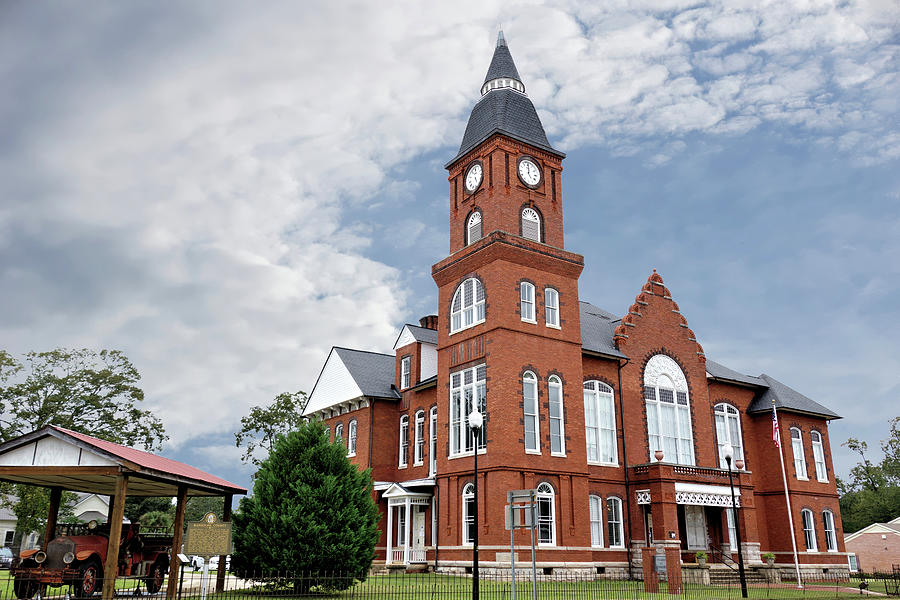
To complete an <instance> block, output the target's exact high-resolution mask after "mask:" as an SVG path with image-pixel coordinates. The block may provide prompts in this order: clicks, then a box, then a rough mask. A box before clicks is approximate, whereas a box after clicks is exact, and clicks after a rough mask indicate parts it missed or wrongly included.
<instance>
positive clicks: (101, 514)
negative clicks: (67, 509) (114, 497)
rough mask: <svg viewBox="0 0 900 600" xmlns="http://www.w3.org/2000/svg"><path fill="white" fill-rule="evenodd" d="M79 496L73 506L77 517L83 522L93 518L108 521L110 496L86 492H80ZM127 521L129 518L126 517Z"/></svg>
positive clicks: (103, 521)
mask: <svg viewBox="0 0 900 600" xmlns="http://www.w3.org/2000/svg"><path fill="white" fill-rule="evenodd" d="M78 496H79V499H78V502H76V503H75V506H73V507H72V512H73V513H75V518H76V519H78V520H79V521H81V522H82V523H88V522H90V521H93V520H96V521H98V522H100V523H106V515H108V514H109V496H100V495H98V494H85V493H80V494H78ZM127 521H128V519H125V522H127Z"/></svg>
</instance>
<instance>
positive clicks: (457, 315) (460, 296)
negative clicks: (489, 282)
mask: <svg viewBox="0 0 900 600" xmlns="http://www.w3.org/2000/svg"><path fill="white" fill-rule="evenodd" d="M467 289H470V290H471V300H472V301H471V303H469V304H467V303H466V290H467ZM484 317H485V306H484V286H483V285H482V283H481V281H479V279H478V278H477V277H470V278H468V279H466V280H465V281H463V282H462V283H460V284H459V286H458V287H457V288H456V293H454V294H453V300H452V301H451V302H450V335H453V334H454V333H457V332H458V331H463V330H465V329H469V328H470V327H475V326H476V325H478V324H479V323H484Z"/></svg>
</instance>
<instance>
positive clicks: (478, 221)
mask: <svg viewBox="0 0 900 600" xmlns="http://www.w3.org/2000/svg"><path fill="white" fill-rule="evenodd" d="M475 225H478V237H477V238H474V239H473V238H472V227H473V226H475ZM483 237H484V223H483V221H482V216H481V211H480V210H476V211H474V212H473V213H472V214H471V215H469V219H468V221H466V245H467V246H468V245H469V244H473V243H475V242H477V241H478V240H480V239H481V238H483Z"/></svg>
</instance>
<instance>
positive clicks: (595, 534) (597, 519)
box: [588, 494, 603, 548]
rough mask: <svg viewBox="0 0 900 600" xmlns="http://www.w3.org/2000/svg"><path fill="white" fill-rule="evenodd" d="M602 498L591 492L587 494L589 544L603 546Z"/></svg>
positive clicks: (597, 546)
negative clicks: (589, 522) (589, 527)
mask: <svg viewBox="0 0 900 600" xmlns="http://www.w3.org/2000/svg"><path fill="white" fill-rule="evenodd" d="M602 506H603V499H602V498H600V496H594V495H593V494H591V495H590V496H588V509H589V513H590V518H591V546H594V547H595V548H602V547H603V514H602V508H601V507H602Z"/></svg>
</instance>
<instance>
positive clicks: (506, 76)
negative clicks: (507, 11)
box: [481, 29, 525, 96]
mask: <svg viewBox="0 0 900 600" xmlns="http://www.w3.org/2000/svg"><path fill="white" fill-rule="evenodd" d="M506 88H511V89H513V90H515V91H517V92H520V93H522V94H524V93H525V84H524V83H522V79H521V78H520V77H519V71H518V70H517V69H516V63H515V62H513V57H512V54H510V52H509V46H507V45H506V38H505V37H503V30H502V29H501V30H500V33H498V34H497V46H496V48H494V57H493V58H492V59H491V66H489V67H488V71H487V75H485V77H484V85H482V86H481V95H482V96H484V95H485V94H487V93H488V92H491V91H493V90H500V89H506Z"/></svg>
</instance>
